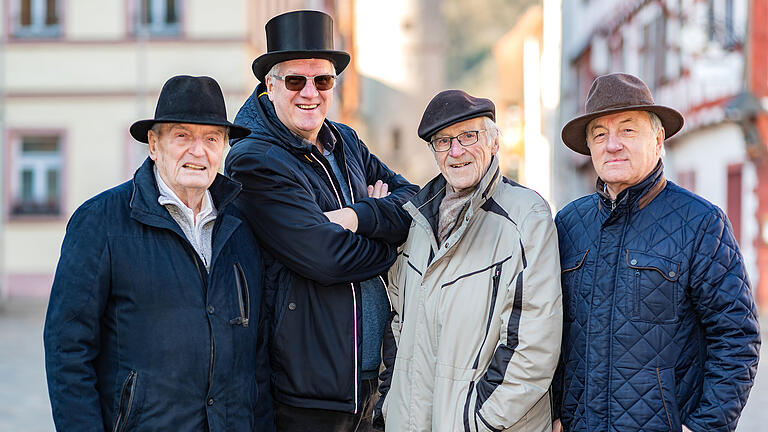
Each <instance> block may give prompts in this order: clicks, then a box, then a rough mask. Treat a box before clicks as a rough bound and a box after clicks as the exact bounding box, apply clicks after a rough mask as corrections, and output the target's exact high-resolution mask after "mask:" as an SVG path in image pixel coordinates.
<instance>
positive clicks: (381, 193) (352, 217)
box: [323, 180, 390, 232]
mask: <svg viewBox="0 0 768 432" xmlns="http://www.w3.org/2000/svg"><path fill="white" fill-rule="evenodd" d="M389 193H390V192H389V186H388V185H387V184H386V183H384V182H383V181H381V180H377V181H376V184H373V185H368V197H369V198H384V197H386V196H387V195H389ZM323 214H324V215H325V217H327V218H328V220H329V221H331V222H333V223H335V224H337V225H341V226H342V227H343V228H344V229H348V230H350V231H352V232H356V231H357V213H355V211H354V210H352V209H351V208H346V207H345V208H342V209H338V210H331V211H327V212H324V213H323Z"/></svg>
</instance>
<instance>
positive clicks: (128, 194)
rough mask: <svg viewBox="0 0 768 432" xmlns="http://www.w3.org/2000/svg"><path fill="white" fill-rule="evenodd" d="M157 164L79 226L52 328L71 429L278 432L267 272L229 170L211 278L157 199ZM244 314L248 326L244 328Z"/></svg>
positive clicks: (63, 413)
mask: <svg viewBox="0 0 768 432" xmlns="http://www.w3.org/2000/svg"><path fill="white" fill-rule="evenodd" d="M152 167H153V163H152V162H151V161H150V160H149V159H147V160H146V161H145V162H144V164H143V165H142V166H141V168H139V170H138V171H137V172H136V174H135V177H134V179H133V180H132V181H128V182H126V183H124V184H122V185H120V186H117V187H115V188H113V189H110V190H108V191H106V192H104V193H102V194H100V195H98V196H96V197H94V198H92V199H90V200H88V201H87V202H86V203H84V204H83V205H82V206H80V208H79V209H77V211H76V212H75V213H74V215H73V216H72V218H71V219H70V221H69V224H68V226H67V233H66V236H65V238H64V243H63V246H62V249H61V258H60V260H59V265H58V268H57V270H56V276H55V279H54V283H53V289H52V291H51V299H50V303H49V306H48V315H47V318H46V322H45V335H44V339H45V360H46V371H47V374H48V389H49V393H50V398H51V405H52V408H53V417H54V421H55V423H56V428H57V429H58V430H62V431H97V430H98V431H104V430H109V431H112V430H116V431H124V430H126V431H127V430H130V431H158V430H162V431H195V432H198V431H203V430H208V431H211V432H214V431H225V430H226V431H265V430H266V431H268V430H272V429H273V425H272V399H271V396H270V393H269V386H268V376H269V369H268V366H267V361H268V358H267V352H266V342H265V339H266V338H264V337H263V336H264V332H262V331H261V329H260V325H259V324H260V318H261V317H260V314H259V307H260V304H261V298H262V291H263V267H262V262H261V255H260V252H259V249H258V247H257V246H256V242H255V239H254V238H253V236H252V234H251V231H250V229H249V227H248V225H247V224H246V223H244V222H243V221H242V215H241V214H239V213H238V211H237V209H236V208H235V207H234V206H233V205H231V204H229V203H230V202H231V200H232V199H233V198H234V197H235V196H236V195H237V194H238V192H239V190H240V185H238V184H236V183H234V182H232V181H230V180H228V179H226V178H225V177H224V176H221V175H218V176H217V177H216V179H215V181H214V182H213V184H212V185H211V187H210V188H209V191H210V192H211V195H212V197H213V202H214V205H215V206H216V208H217V209H218V216H217V218H216V221H215V225H214V229H213V230H214V231H213V248H212V256H211V267H210V272H208V271H206V269H205V266H204V265H203V262H202V260H201V259H200V258H199V257H198V255H197V253H196V252H195V250H194V249H193V248H192V246H191V245H190V243H189V242H188V241H187V239H186V237H185V235H184V232H183V231H182V230H181V228H180V227H179V226H178V224H177V223H176V221H174V220H173V218H172V217H171V215H170V214H169V213H168V211H167V210H166V209H165V208H164V207H163V206H161V205H160V204H159V203H158V202H157V198H158V195H159V193H158V189H157V184H156V183H155V177H154V173H153V169H152ZM242 318H248V319H249V322H248V325H247V326H245V325H243V320H242Z"/></svg>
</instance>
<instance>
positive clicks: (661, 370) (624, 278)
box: [553, 162, 760, 432]
mask: <svg viewBox="0 0 768 432" xmlns="http://www.w3.org/2000/svg"><path fill="white" fill-rule="evenodd" d="M600 186H602V183H601V182H599V183H598V190H600V189H601V187H600ZM555 222H556V224H557V231H558V235H559V241H560V258H561V259H560V263H561V266H562V269H563V270H562V286H563V305H564V312H565V328H564V332H563V347H562V354H561V358H560V366H559V371H558V373H557V374H556V376H555V381H554V382H553V389H554V393H555V417H559V418H560V419H561V420H562V422H563V425H564V427H565V430H567V431H569V432H571V431H590V432H592V431H622V432H624V431H680V430H681V427H682V426H681V424H684V425H686V426H687V427H689V428H690V429H691V430H693V431H695V432H712V431H723V432H725V431H733V430H735V428H736V423H737V421H738V419H739V416H740V414H741V409H742V408H743V407H744V404H745V403H746V401H747V396H748V395H749V390H750V388H751V387H752V383H753V380H754V377H755V373H756V371H757V362H758V355H759V348H760V335H759V325H758V320H757V311H756V307H755V302H754V297H753V293H752V289H751V288H750V285H749V280H748V278H747V273H746V269H745V267H744V262H743V259H742V257H741V253H740V252H739V248H738V245H737V244H736V240H735V239H734V237H733V232H732V229H731V226H730V224H729V222H728V219H727V218H726V217H725V215H724V214H723V212H722V210H720V209H719V208H717V207H716V206H715V205H713V204H711V203H709V202H708V201H706V200H704V199H703V198H701V197H699V196H697V195H694V194H693V193H691V192H689V191H687V190H685V189H682V188H680V187H679V186H677V185H675V184H673V183H671V182H668V181H666V179H665V178H664V175H663V166H662V164H661V162H659V164H658V165H657V167H656V168H655V170H654V171H653V172H652V173H651V174H650V175H649V176H648V177H647V178H646V179H645V180H644V181H642V182H641V183H639V184H637V185H635V186H632V187H630V188H628V189H626V190H624V191H622V192H621V193H620V194H619V195H618V197H617V199H616V200H615V201H611V199H610V198H609V197H608V196H606V195H604V194H603V193H595V194H592V195H589V196H586V197H583V198H581V199H578V200H576V201H574V202H572V203H571V204H569V205H568V206H566V207H565V208H564V209H563V210H562V211H560V212H559V213H558V215H557V217H556V218H555Z"/></svg>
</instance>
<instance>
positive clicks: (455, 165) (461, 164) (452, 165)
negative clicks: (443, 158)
mask: <svg viewBox="0 0 768 432" xmlns="http://www.w3.org/2000/svg"><path fill="white" fill-rule="evenodd" d="M471 163H472V162H462V163H456V164H451V165H450V167H451V168H463V167H465V166H467V165H469V164H471Z"/></svg>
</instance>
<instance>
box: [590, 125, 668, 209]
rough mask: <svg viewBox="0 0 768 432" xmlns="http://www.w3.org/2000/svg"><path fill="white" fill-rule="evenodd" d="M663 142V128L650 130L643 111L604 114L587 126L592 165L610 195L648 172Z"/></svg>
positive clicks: (650, 127) (637, 181)
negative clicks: (606, 186)
mask: <svg viewBox="0 0 768 432" xmlns="http://www.w3.org/2000/svg"><path fill="white" fill-rule="evenodd" d="M663 143H664V128H659V130H658V131H655V132H654V130H653V127H652V126H651V120H650V117H649V116H648V113H647V112H645V111H625V112H620V113H616V114H610V115H605V116H602V117H598V118H596V119H594V120H592V121H591V122H590V123H589V124H588V125H587V144H588V145H589V151H590V153H591V154H592V165H594V167H595V171H597V175H598V176H600V178H601V179H603V181H604V182H605V183H606V184H607V185H608V189H609V192H610V193H611V196H612V197H614V198H615V197H616V195H618V194H619V192H621V191H622V190H624V189H626V188H628V187H630V186H632V185H635V184H637V183H640V181H642V180H643V179H644V178H645V177H647V176H648V174H650V172H651V171H652V170H653V168H654V167H655V166H656V163H657V162H658V161H659V154H660V152H661V146H662V144H663Z"/></svg>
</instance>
